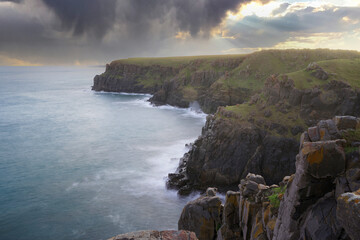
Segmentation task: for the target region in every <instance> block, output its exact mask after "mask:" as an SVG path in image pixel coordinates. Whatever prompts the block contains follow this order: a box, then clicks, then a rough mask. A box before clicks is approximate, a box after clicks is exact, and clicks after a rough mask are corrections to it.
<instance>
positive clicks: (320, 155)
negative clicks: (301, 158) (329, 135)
mask: <svg viewBox="0 0 360 240" xmlns="http://www.w3.org/2000/svg"><path fill="white" fill-rule="evenodd" d="M306 159H307V161H308V162H309V163H310V164H314V163H317V164H320V163H321V162H322V161H323V159H324V148H323V147H321V148H320V149H319V150H316V151H314V152H311V153H309V154H308V156H307V158H306Z"/></svg>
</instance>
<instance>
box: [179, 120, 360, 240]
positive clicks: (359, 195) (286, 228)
mask: <svg viewBox="0 0 360 240" xmlns="http://www.w3.org/2000/svg"><path fill="white" fill-rule="evenodd" d="M239 183H240V184H239V188H238V191H236V192H234V191H228V192H227V194H226V201H225V204H224V205H221V204H220V203H219V201H220V199H219V197H217V196H216V194H214V191H215V190H216V189H214V188H210V189H208V191H207V193H206V194H205V195H203V196H201V197H200V198H199V199H197V200H194V201H192V202H189V203H188V204H187V205H186V206H185V207H184V210H183V212H182V214H181V216H180V219H179V229H184V230H189V231H193V232H195V233H196V234H197V237H198V238H199V239H200V240H202V239H208V240H211V239H218V240H222V239H224V240H226V239H258V240H260V239H262V240H267V239H273V240H280V239H286V240H289V239H290V240H293V239H328V240H332V239H334V240H335V239H353V240H355V239H360V228H359V224H360V215H359V211H360V119H359V118H355V117H350V116H344V117H335V118H334V119H330V120H325V121H324V120H322V121H320V122H319V123H318V124H317V125H316V126H315V127H311V128H308V129H307V131H305V132H304V133H303V134H302V136H301V142H300V149H299V153H298V155H297V156H296V171H295V174H293V175H291V176H285V177H284V178H283V179H282V181H281V182H280V183H279V184H278V185H274V184H273V185H268V184H267V182H266V181H265V179H264V178H263V177H262V176H260V175H255V174H248V175H247V176H246V177H245V178H244V179H242V180H241V181H240V182H239ZM214 203H216V204H214ZM197 206H201V208H199V207H197ZM199 209H201V211H200V210H199ZM214 213H216V214H214ZM194 215H195V216H196V217H192V218H189V216H194ZM213 223H218V224H213Z"/></svg>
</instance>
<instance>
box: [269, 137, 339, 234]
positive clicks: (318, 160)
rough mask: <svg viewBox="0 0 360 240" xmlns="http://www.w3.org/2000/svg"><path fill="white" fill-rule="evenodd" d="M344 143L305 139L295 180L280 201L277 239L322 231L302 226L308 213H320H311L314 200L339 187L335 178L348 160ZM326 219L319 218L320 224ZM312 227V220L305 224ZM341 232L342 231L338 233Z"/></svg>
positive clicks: (297, 164)
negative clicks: (308, 230)
mask: <svg viewBox="0 0 360 240" xmlns="http://www.w3.org/2000/svg"><path fill="white" fill-rule="evenodd" d="M308 133H309V131H308ZM313 139H314V138H313ZM315 140H317V139H315ZM343 145H344V140H330V141H317V142H308V141H305V140H304V142H303V143H302V144H301V146H302V148H301V150H300V153H299V155H298V156H297V160H296V173H295V177H294V180H293V181H291V182H290V183H289V184H288V188H287V190H286V193H285V195H284V198H283V201H282V202H281V204H280V209H279V217H278V221H277V223H276V228H275V232H274V238H275V239H279V240H282V239H299V237H301V236H303V237H304V236H305V235H306V236H309V235H311V236H317V235H318V233H316V232H311V233H306V231H307V230H303V231H302V230H301V229H300V227H301V224H302V223H301V220H302V219H304V218H305V217H304V216H312V214H316V212H317V211H315V210H314V211H315V212H313V213H311V211H312V210H311V207H312V206H313V204H315V203H316V202H317V201H318V200H319V199H320V198H322V197H323V196H324V195H325V194H326V193H329V192H331V191H333V189H334V188H335V186H334V183H333V182H334V180H335V179H336V177H338V176H340V175H341V174H343V173H344V172H345V167H346V161H345V153H344V149H343ZM323 207H326V206H325V205H324V206H323ZM323 207H321V208H320V209H322V210H321V211H323V210H324V209H323ZM309 209H310V210H309ZM309 212H310V213H309ZM309 214H310V215H309ZM309 218H311V217H309ZM309 221H310V220H309ZM324 221H325V220H324ZM324 221H320V222H318V223H317V224H318V226H320V225H319V224H323V222H324ZM311 227H312V226H311V224H310V225H309V226H308V227H306V226H305V227H304V228H305V229H308V228H311ZM321 229H326V227H325V228H323V227H321ZM319 231H320V232H321V231H326V230H319ZM337 233H338V231H336V232H335V233H334V234H335V235H336V234H337ZM304 234H305V235H304ZM331 234H332V233H331Z"/></svg>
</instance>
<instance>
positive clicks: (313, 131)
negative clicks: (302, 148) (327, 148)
mask: <svg viewBox="0 0 360 240" xmlns="http://www.w3.org/2000/svg"><path fill="white" fill-rule="evenodd" d="M307 132H308V136H309V138H310V140H311V141H312V142H317V141H320V133H319V128H318V127H310V128H309V129H308V131H307Z"/></svg>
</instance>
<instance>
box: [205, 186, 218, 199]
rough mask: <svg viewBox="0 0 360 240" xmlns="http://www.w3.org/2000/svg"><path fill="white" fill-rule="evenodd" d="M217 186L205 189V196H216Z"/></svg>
mask: <svg viewBox="0 0 360 240" xmlns="http://www.w3.org/2000/svg"><path fill="white" fill-rule="evenodd" d="M217 191H218V190H217V188H208V189H206V196H209V197H213V196H216V193H217Z"/></svg>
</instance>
